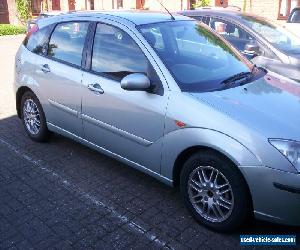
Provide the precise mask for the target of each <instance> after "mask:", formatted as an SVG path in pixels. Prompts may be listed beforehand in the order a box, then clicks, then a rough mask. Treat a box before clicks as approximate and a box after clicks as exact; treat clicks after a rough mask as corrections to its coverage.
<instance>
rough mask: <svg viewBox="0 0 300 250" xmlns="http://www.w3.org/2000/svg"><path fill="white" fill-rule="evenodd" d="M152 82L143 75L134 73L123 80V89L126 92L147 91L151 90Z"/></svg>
mask: <svg viewBox="0 0 300 250" xmlns="http://www.w3.org/2000/svg"><path fill="white" fill-rule="evenodd" d="M150 86H151V84H150V80H149V78H148V77H147V76H145V75H144V74H141V73H133V74H130V75H128V76H125V77H124V78H123V79H122V80H121V88H122V89H126V90H140V91H147V90H149V89H150Z"/></svg>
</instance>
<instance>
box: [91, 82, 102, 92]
mask: <svg viewBox="0 0 300 250" xmlns="http://www.w3.org/2000/svg"><path fill="white" fill-rule="evenodd" d="M88 89H89V90H90V91H93V92H95V93H98V94H103V93H104V90H103V89H102V88H101V86H100V84H99V83H93V84H89V85H88Z"/></svg>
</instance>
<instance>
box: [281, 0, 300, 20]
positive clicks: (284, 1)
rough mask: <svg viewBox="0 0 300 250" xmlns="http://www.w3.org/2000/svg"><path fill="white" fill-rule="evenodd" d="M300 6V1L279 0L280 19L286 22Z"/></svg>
mask: <svg viewBox="0 0 300 250" xmlns="http://www.w3.org/2000/svg"><path fill="white" fill-rule="evenodd" d="M298 5H300V0H279V11H278V19H280V20H286V19H287V18H288V16H289V14H290V13H291V11H292V10H293V9H294V8H295V7H296V6H298Z"/></svg>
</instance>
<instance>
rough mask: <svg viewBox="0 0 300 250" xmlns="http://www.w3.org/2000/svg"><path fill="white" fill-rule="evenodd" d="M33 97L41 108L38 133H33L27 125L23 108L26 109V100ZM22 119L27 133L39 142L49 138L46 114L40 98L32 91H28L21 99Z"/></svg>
mask: <svg viewBox="0 0 300 250" xmlns="http://www.w3.org/2000/svg"><path fill="white" fill-rule="evenodd" d="M28 99H31V100H32V101H33V102H34V103H35V104H36V106H37V108H38V110H39V117H40V129H39V131H38V133H37V134H33V133H31V132H30V131H29V130H28V128H27V127H26V124H25V121H24V114H23V112H24V111H23V109H24V104H25V102H26V100H28ZM20 108H21V119H22V123H23V126H24V128H25V131H26V133H27V134H28V136H29V137H30V138H31V139H32V140H34V141H37V142H44V141H46V140H47V139H48V136H49V131H48V128H47V123H46V118H45V114H44V111H43V108H42V105H41V104H40V102H39V100H38V98H37V97H36V96H35V95H34V94H33V93H32V92H29V91H28V92H26V93H25V94H24V95H23V96H22V100H21V107H20Z"/></svg>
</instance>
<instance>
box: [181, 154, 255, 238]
mask: <svg viewBox="0 0 300 250" xmlns="http://www.w3.org/2000/svg"><path fill="white" fill-rule="evenodd" d="M180 191H181V195H182V197H183V200H184V203H185V205H186V206H187V208H188V209H189V210H190V212H191V213H192V215H193V216H194V218H195V219H196V220H197V221H198V222H200V223H201V224H203V225H204V226H206V227H209V228H211V229H213V230H215V231H219V232H227V231H228V232H229V231H232V230H234V229H236V228H238V227H239V226H240V225H241V224H242V223H243V222H245V221H246V219H247V218H248V216H249V215H250V214H251V210H252V206H251V204H252V203H251V197H250V193H249V190H248V187H247V185H246V182H245V180H244V179H243V176H242V174H241V173H240V172H239V170H238V169H237V168H236V166H234V164H233V163H232V162H230V161H229V160H228V159H227V158H225V157H224V156H222V155H221V154H218V153H215V152H213V151H210V150H207V151H203V152H199V153H196V154H194V155H192V156H191V157H190V158H189V159H188V160H187V161H186V162H185V164H184V166H183V169H182V171H181V175H180Z"/></svg>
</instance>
